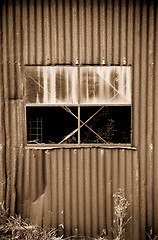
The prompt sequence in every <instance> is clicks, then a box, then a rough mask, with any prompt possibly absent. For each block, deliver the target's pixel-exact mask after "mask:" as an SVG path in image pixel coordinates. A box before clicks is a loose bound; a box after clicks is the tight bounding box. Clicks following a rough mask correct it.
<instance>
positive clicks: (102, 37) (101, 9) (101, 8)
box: [99, 0, 107, 63]
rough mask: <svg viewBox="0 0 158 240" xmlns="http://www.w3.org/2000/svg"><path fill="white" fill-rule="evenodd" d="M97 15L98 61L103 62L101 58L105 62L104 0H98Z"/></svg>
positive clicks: (105, 24) (105, 27) (105, 22)
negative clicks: (98, 17) (98, 27)
mask: <svg viewBox="0 0 158 240" xmlns="http://www.w3.org/2000/svg"><path fill="white" fill-rule="evenodd" d="M99 16H100V19H99V20H100V22H99V26H100V33H99V40H100V63H103V60H105V63H106V62H107V60H106V59H107V58H106V56H107V45H106V41H107V34H106V29H107V21H106V3H105V1H104V0H100V5H99Z"/></svg>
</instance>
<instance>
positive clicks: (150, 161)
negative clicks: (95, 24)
mask: <svg viewBox="0 0 158 240" xmlns="http://www.w3.org/2000/svg"><path fill="white" fill-rule="evenodd" d="M148 11H149V17H148V73H147V74H148V75H147V77H148V84H147V169H148V171H147V230H148V231H149V230H150V229H151V228H152V226H153V211H154V209H153V112H154V109H153V89H154V85H153V84H154V71H153V70H154V27H155V21H154V1H150V4H149V6H148Z"/></svg>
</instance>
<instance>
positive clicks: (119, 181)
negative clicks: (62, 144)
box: [17, 148, 139, 239]
mask: <svg viewBox="0 0 158 240" xmlns="http://www.w3.org/2000/svg"><path fill="white" fill-rule="evenodd" d="M137 155H138V154H137V151H133V150H132V151H130V150H124V149H122V150H121V149H111V150H110V149H102V148H91V149H90V148H84V149H55V150H47V151H42V150H30V149H27V150H25V156H24V160H22V159H21V161H22V162H21V163H20V162H19V161H18V162H19V164H20V166H19V164H18V168H17V171H18V172H17V176H19V177H18V192H17V203H18V205H17V207H18V209H17V210H18V211H22V212H23V217H24V219H26V220H28V221H31V222H32V223H34V224H38V225H39V224H40V225H41V224H42V225H43V226H52V227H57V226H58V225H59V224H63V225H64V227H65V234H66V235H67V236H70V235H76V236H77V235H78V234H79V235H87V236H97V235H98V234H101V232H102V230H103V228H106V229H107V231H108V234H109V235H110V231H111V228H112V227H114V229H115V231H116V230H117V226H116V222H115V223H114V219H115V216H114V210H113V198H112V194H113V193H115V192H116V191H117V190H118V188H123V189H125V196H126V198H127V199H128V201H129V202H130V207H129V209H128V216H132V220H131V221H130V222H129V223H128V230H129V232H127V234H130V235H129V236H130V237H131V236H132V237H133V239H139V238H138V232H139V231H138V229H137V227H138V225H139V218H138V212H139V191H138V189H139V159H138V156H137ZM23 161H24V162H23ZM21 168H22V169H23V172H24V175H23V177H22V175H21ZM20 188H21V189H23V191H21V190H20ZM22 192H23V193H22ZM20 202H21V205H20ZM132 225H133V228H132V229H133V230H134V231H132V230H130V228H131V227H132ZM131 234H133V235H131Z"/></svg>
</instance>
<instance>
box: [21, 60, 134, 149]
mask: <svg viewBox="0 0 158 240" xmlns="http://www.w3.org/2000/svg"><path fill="white" fill-rule="evenodd" d="M27 66H28V65H27ZM55 66H58V65H55ZM59 66H63V67H66V66H65V65H59ZM89 66H91V67H100V66H101V67H103V65H82V66H80V65H78V66H76V65H75V66H72V65H71V66H70V67H77V68H78V87H79V88H80V67H89ZM29 67H32V66H29ZM36 67H37V66H36ZM43 67H44V66H43ZM52 67H53V66H52ZM105 67H106V66H105ZM108 67H109V66H108ZM116 67H129V66H116ZM130 67H131V66H130ZM130 74H131V75H132V68H131V73H130ZM25 81H26V80H25ZM130 85H131V103H130V104H128V103H124V104H118V103H117V104H116V103H110V102H109V103H105V104H101V103H96V104H92V103H80V91H79V94H78V98H79V99H78V101H79V103H78V104H76V103H74V104H73V103H70V104H65V103H64V104H63V103H58V104H55V103H26V101H25V100H24V101H25V146H26V147H28V148H46V149H49V148H50V149H51V148H77V147H108V148H109V147H110V148H111V147H112V148H115V147H116V148H130V149H131V148H132V146H133V121H132V120H133V117H132V112H133V107H132V105H133V104H132V99H133V97H132V92H133V91H132V76H131V82H130ZM25 87H26V82H25ZM25 89H26V88H25ZM24 98H25V97H24ZM97 106H100V107H102V106H105V107H106V106H109V107H110V106H111V107H112V106H118V107H124V106H130V107H131V131H130V143H108V142H107V143H81V142H80V107H97ZM27 107H77V108H78V131H77V132H78V143H61V144H60V143H55V144H52V143H49V144H45V143H38V144H31V143H28V141H27V131H28V129H27V114H26V108H27ZM134 149H135V148H134Z"/></svg>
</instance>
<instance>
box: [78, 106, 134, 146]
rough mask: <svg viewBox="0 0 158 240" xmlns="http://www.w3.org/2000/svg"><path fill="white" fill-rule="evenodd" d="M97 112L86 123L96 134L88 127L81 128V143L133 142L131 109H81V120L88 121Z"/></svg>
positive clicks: (123, 107)
mask: <svg viewBox="0 0 158 240" xmlns="http://www.w3.org/2000/svg"><path fill="white" fill-rule="evenodd" d="M99 110H100V111H99ZM97 111H98V113H97V114H96V115H95V116H94V117H93V118H92V119H90V120H89V121H88V122H87V123H86V124H87V125H88V126H89V127H90V128H91V129H92V130H93V131H94V132H95V133H96V134H95V133H94V132H92V131H91V130H90V129H89V128H87V127H86V126H83V127H81V130H80V133H81V143H130V142H131V137H130V136H131V107H129V106H115V107H114V106H113V107H103V108H102V107H81V109H80V112H81V113H80V114H81V120H82V121H84V122H85V121H87V120H88V119H89V118H90V117H91V116H93V115H94V114H95V113H96V112H97ZM81 125H82V123H81ZM98 135H99V136H100V137H99V136H98Z"/></svg>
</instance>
